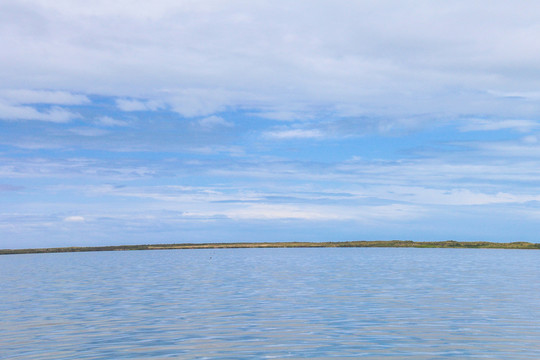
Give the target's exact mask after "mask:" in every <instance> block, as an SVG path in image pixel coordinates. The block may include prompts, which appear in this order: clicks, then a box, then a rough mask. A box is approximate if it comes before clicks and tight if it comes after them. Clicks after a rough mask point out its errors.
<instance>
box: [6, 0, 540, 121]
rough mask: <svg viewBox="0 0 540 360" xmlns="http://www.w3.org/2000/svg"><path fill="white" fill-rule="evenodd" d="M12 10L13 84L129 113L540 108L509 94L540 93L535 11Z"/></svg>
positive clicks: (357, 7)
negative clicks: (98, 101) (108, 100)
mask: <svg viewBox="0 0 540 360" xmlns="http://www.w3.org/2000/svg"><path fill="white" fill-rule="evenodd" d="M523 8H526V9H527V11H526V12H524V11H523V10H522V9H523ZM486 9H489V11H486ZM2 10H3V12H2V23H3V27H2V29H0V39H1V40H0V46H1V47H2V48H4V49H10V51H9V52H7V53H5V54H3V55H4V56H2V59H0V76H1V77H2V79H3V86H6V87H12V88H21V87H27V88H30V89H51V91H57V92H59V91H66V89H68V90H67V91H72V92H74V93H77V94H98V95H107V96H116V97H119V98H121V99H122V100H119V102H118V106H119V108H120V109H122V110H124V111H145V110H156V109H159V108H162V106H165V105H164V104H166V105H167V106H170V108H171V109H173V110H174V111H176V112H178V113H179V114H182V115H183V116H186V117H196V116H208V115H212V114H215V113H216V112H218V111H223V110H225V109H247V110H250V111H251V110H254V112H261V113H264V112H265V111H268V109H279V111H278V112H276V113H274V114H273V115H272V114H267V115H266V116H270V117H274V118H276V119H295V118H304V117H313V116H314V115H316V114H318V113H319V112H320V111H322V112H326V113H328V112H330V113H331V112H332V111H333V110H336V109H349V110H348V114H349V115H353V116H358V115H366V114H384V115H388V116H390V117H396V118H397V117H402V116H406V115H411V114H434V113H435V114H442V115H456V114H471V113H478V114H486V115H494V116H495V115H497V116H505V117H513V118H518V117H520V116H521V117H525V115H527V116H532V115H535V114H538V113H540V104H537V103H536V102H534V101H531V97H530V96H529V97H524V98H519V97H511V96H500V94H513V93H515V94H533V95H532V96H533V97H534V96H536V95H534V91H536V88H537V83H538V75H537V74H538V69H539V65H538V64H540V51H539V50H540V45H538V42H536V41H535V39H536V38H538V36H539V35H540V27H539V26H538V25H537V19H536V18H535V16H534V14H536V13H537V12H538V11H539V10H540V5H537V4H531V3H530V2H526V3H525V2H523V3H522V2H520V1H518V4H508V3H505V2H500V1H498V2H495V3H494V2H491V1H490V2H488V1H480V2H475V3H471V2H465V1H457V2H452V3H451V4H442V5H441V4H438V3H437V4H435V3H430V2H426V1H420V2H399V1H386V2H377V3H368V2H348V1H338V2H336V3H332V4H331V6H330V5H329V4H328V3H327V2H311V1H295V2H294V4H291V3H290V2H288V1H276V2H272V3H268V2H249V3H246V2H244V1H236V0H233V1H228V2H226V3H225V2H219V1H209V2H208V1H204V2H202V3H198V2H192V1H188V2H186V1H179V2H174V1H173V2H171V1H168V0H167V1H165V0H161V1H155V2H153V3H152V6H148V5H147V4H144V3H141V2H138V3H133V2H130V1H120V2H118V3H115V4H110V3H106V2H92V3H88V2H84V1H70V2H68V1H58V2H55V3H54V4H52V3H50V2H48V1H43V0H29V1H25V2H19V1H14V0H8V1H6V2H5V3H4V7H3V9H2ZM111 19H114V21H111ZM52 54H62V56H56V55H55V56H53V55H52ZM19 95H20V96H22V95H21V94H19ZM35 95H36V94H33V95H32V94H31V96H30V97H32V96H35ZM25 96H29V95H28V94H26V95H25ZM55 96H56V97H60V93H56V95H55ZM73 100H74V101H75V99H73ZM79 100H80V101H83V100H84V99H83V98H79ZM516 104H518V106H511V105H516ZM298 109H302V110H301V111H300V110H298Z"/></svg>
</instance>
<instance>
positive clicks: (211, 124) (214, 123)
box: [197, 115, 234, 129]
mask: <svg viewBox="0 0 540 360" xmlns="http://www.w3.org/2000/svg"><path fill="white" fill-rule="evenodd" d="M197 124H199V126H201V127H203V128H205V129H212V128H215V127H223V126H224V127H232V126H234V124H233V123H232V122H229V121H227V120H225V119H223V118H222V117H220V116H215V115H213V116H208V117H205V118H202V119H200V120H198V121H197Z"/></svg>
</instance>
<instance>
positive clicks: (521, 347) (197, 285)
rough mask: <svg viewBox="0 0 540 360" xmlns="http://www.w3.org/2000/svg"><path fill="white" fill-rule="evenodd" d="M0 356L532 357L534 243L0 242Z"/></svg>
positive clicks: (536, 291)
mask: <svg viewBox="0 0 540 360" xmlns="http://www.w3.org/2000/svg"><path fill="white" fill-rule="evenodd" d="M0 291H1V292H0V314H1V318H0V359H25V360H26V359H40V360H42V359H171V358H172V359H175V358H178V359H286V358H293V359H335V358H354V359H357V358H360V359H385V358H389V359H449V358H455V359H474V358H481V359H540V252H539V251H535V250H494V249H415V248H310V249H291V248H289V249H220V250H218V249H214V250H156V251H120V252H87V253H59V254H26V255H6V256H0Z"/></svg>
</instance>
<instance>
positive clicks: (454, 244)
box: [0, 240, 540, 255]
mask: <svg viewBox="0 0 540 360" xmlns="http://www.w3.org/2000/svg"><path fill="white" fill-rule="evenodd" d="M330 247H409V248H463V249H540V243H529V242H511V243H494V242H485V241H475V242H458V241H451V240H450V241H435V242H433V241H427V242H423V241H422V242H415V241H404V240H391V241H343V242H262V243H258V242H251V243H241V242H240V243H205V244H152V245H116V246H95V247H61V248H40V249H4V250H0V255H7V254H39V253H59V252H83V251H126V250H166V249H237V248H330Z"/></svg>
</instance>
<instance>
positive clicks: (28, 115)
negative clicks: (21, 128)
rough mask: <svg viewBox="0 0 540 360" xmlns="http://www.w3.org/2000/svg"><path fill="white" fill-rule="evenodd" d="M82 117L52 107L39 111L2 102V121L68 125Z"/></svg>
mask: <svg viewBox="0 0 540 360" xmlns="http://www.w3.org/2000/svg"><path fill="white" fill-rule="evenodd" d="M77 118H80V115H79V114H77V113H74V112H71V111H69V110H66V109H63V108H61V107H57V106H55V107H52V108H49V109H46V110H43V111H39V110H37V109H35V108H33V107H30V106H20V105H11V104H6V103H2V102H0V119H2V120H8V121H16V120H38V121H47V122H52V123H67V122H70V121H71V120H73V119H77Z"/></svg>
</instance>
